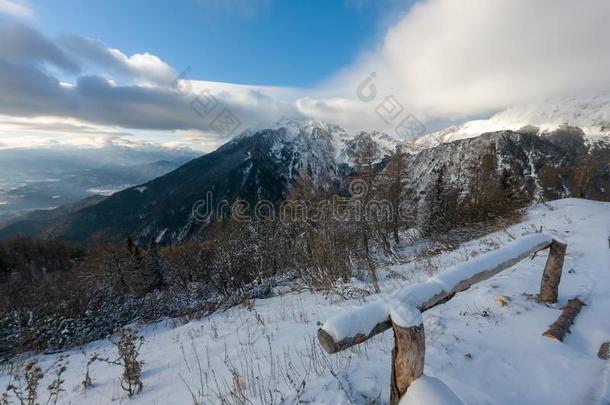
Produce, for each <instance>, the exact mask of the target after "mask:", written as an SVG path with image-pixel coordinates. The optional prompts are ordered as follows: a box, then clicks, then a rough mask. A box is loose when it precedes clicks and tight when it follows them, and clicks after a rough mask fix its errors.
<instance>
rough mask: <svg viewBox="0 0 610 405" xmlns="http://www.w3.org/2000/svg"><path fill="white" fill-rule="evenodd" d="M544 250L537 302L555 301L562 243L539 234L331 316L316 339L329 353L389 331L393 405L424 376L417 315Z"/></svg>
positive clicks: (422, 351)
mask: <svg viewBox="0 0 610 405" xmlns="http://www.w3.org/2000/svg"><path fill="white" fill-rule="evenodd" d="M549 247H550V252H549V257H548V259H547V262H546V266H545V268H544V272H543V276H542V281H541V285H540V294H539V295H538V299H539V300H540V301H542V302H546V303H555V302H557V292H558V288H559V282H560V280H561V273H562V269H563V262H564V257H565V252H566V248H567V245H566V244H565V243H563V242H561V241H559V240H557V239H555V238H554V237H553V236H552V235H549V234H543V233H539V234H533V235H529V236H525V237H523V238H520V239H518V240H515V241H513V242H511V243H509V244H507V245H506V246H504V247H502V248H500V249H498V250H495V251H493V252H489V253H486V254H484V255H481V256H478V257H476V258H474V259H472V260H470V261H468V262H466V263H462V264H459V265H457V266H454V267H452V268H450V269H448V270H446V271H444V272H441V273H439V274H437V275H435V276H433V277H431V278H429V279H428V280H427V281H426V282H423V283H419V284H415V285H411V286H408V287H405V288H403V289H400V290H398V291H396V292H394V293H393V294H391V295H389V296H388V297H386V298H385V299H382V300H379V301H376V302H372V303H369V304H365V305H363V306H361V307H359V308H356V309H354V310H352V311H346V312H344V313H341V314H339V315H337V316H335V317H333V318H330V319H328V320H327V321H326V322H325V323H324V325H323V326H322V327H321V328H320V329H319V330H318V340H319V341H320V344H321V346H322V347H323V348H324V350H326V351H327V352H328V353H331V354H332V353H337V352H339V351H342V350H345V349H347V348H349V347H352V346H354V345H357V344H360V343H363V342H365V341H367V340H368V339H370V338H371V337H373V336H375V335H377V334H380V333H382V332H385V331H386V330H388V329H390V328H392V329H393V330H394V340H395V347H394V349H393V350H392V385H391V400H390V403H391V404H393V405H394V404H398V402H399V400H400V398H401V397H402V396H403V395H404V394H405V392H406V391H407V388H408V387H409V385H411V383H412V382H413V381H415V380H416V379H417V378H419V377H420V376H421V375H422V374H423V369H424V355H425V339H424V327H423V322H422V321H421V315H420V313H421V312H424V311H426V310H428V309H430V308H433V307H435V306H437V305H439V304H442V303H444V302H447V301H448V300H450V299H451V298H453V296H454V295H455V294H457V293H459V292H461V291H464V290H467V289H468V288H470V287H471V286H472V285H474V284H476V283H478V282H481V281H483V280H487V279H489V278H491V277H493V276H494V275H496V274H498V273H500V272H501V271H503V270H506V269H508V268H510V267H512V266H514V265H515V264H516V263H518V262H519V261H521V260H523V259H525V258H526V257H528V256H530V255H533V254H535V253H536V252H539V251H541V250H544V249H546V248H549Z"/></svg>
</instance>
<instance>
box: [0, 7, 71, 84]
mask: <svg viewBox="0 0 610 405" xmlns="http://www.w3.org/2000/svg"><path fill="white" fill-rule="evenodd" d="M0 1H2V0H0ZM0 38H2V41H0V58H2V59H3V60H5V61H10V62H11V63H13V64H19V65H25V66H40V65H41V64H45V63H47V64H51V65H54V66H56V67H58V68H60V69H63V70H66V71H69V72H72V73H78V72H79V71H80V67H79V66H78V64H77V63H76V62H75V61H74V60H72V59H70V58H69V57H68V56H67V55H66V53H65V52H64V51H63V50H62V49H60V48H59V47H58V46H57V45H56V44H55V43H53V42H52V41H50V40H49V39H47V38H45V37H44V36H43V35H42V34H40V33H39V32H38V31H36V30H34V29H32V28H29V27H27V26H25V25H23V24H17V23H6V24H3V25H0Z"/></svg>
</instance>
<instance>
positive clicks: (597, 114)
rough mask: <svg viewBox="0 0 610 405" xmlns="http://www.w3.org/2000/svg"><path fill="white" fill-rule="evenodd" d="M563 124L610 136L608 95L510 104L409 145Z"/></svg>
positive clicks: (593, 134)
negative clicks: (513, 105) (499, 110)
mask: <svg viewBox="0 0 610 405" xmlns="http://www.w3.org/2000/svg"><path fill="white" fill-rule="evenodd" d="M563 124H569V125H571V126H576V127H579V128H581V129H582V130H583V131H584V133H585V134H586V135H587V136H588V137H590V138H595V139H596V138H602V139H608V140H610V96H596V97H589V98H569V99H556V100H550V101H546V102H541V103H537V104H531V105H524V106H516V107H511V108H508V109H506V110H504V111H501V112H499V113H497V114H495V115H493V116H492V117H491V118H489V119H485V120H474V121H467V122H465V123H463V124H461V125H455V126H451V127H449V128H446V129H443V130H441V131H438V132H435V133H432V134H428V135H426V136H423V137H421V138H419V139H417V140H416V141H414V142H412V143H411V145H410V147H411V149H412V150H414V151H419V150H422V149H428V148H432V147H435V146H437V145H439V144H441V143H447V142H453V141H456V140H459V139H467V138H473V137H476V136H479V135H481V134H483V133H486V132H495V131H503V130H512V131H517V130H519V129H521V128H524V127H527V126H535V127H537V128H538V129H539V131H540V132H541V133H548V132H551V131H554V130H556V129H558V128H559V127H560V126H561V125H563Z"/></svg>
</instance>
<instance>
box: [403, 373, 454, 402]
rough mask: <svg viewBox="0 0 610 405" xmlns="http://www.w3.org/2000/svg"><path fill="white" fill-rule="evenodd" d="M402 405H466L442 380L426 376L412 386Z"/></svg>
mask: <svg viewBox="0 0 610 405" xmlns="http://www.w3.org/2000/svg"><path fill="white" fill-rule="evenodd" d="M400 405H464V402H462V400H461V399H459V398H458V397H457V395H455V394H454V393H453V391H451V389H450V388H449V387H447V386H446V385H445V384H444V383H443V382H442V381H441V380H439V379H438V378H434V377H428V376H426V375H423V376H421V377H420V378H418V379H417V380H415V381H414V382H413V384H411V386H410V387H409V389H408V390H407V393H406V394H405V396H404V397H402V399H401V400H400Z"/></svg>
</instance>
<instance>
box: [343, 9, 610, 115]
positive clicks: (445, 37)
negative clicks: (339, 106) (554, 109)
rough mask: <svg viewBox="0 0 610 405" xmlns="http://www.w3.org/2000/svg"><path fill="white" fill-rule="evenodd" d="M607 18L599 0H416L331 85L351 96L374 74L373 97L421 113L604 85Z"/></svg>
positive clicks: (609, 55) (486, 108)
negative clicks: (417, 0)
mask: <svg viewBox="0 0 610 405" xmlns="http://www.w3.org/2000/svg"><path fill="white" fill-rule="evenodd" d="M609 20H610V2H608V1H607V0H581V1H573V0H536V1H531V0H468V1H463V0H426V1H421V2H420V3H417V4H416V5H415V6H413V7H412V9H411V10H410V11H409V12H408V14H406V15H405V16H404V17H403V18H402V19H401V20H400V21H399V22H398V23H397V24H396V25H395V26H393V27H392V28H391V29H390V30H389V31H388V33H387V35H386V37H385V40H384V42H383V44H382V45H381V46H380V47H379V49H378V50H377V51H375V52H372V53H370V54H367V55H364V56H363V58H362V60H361V61H360V62H359V63H358V64H356V65H355V66H353V67H352V68H350V69H348V70H347V71H345V72H342V74H340V75H339V76H338V77H336V78H335V80H334V85H335V86H336V87H337V88H338V89H340V91H341V92H342V93H343V95H344V97H346V98H348V99H349V98H353V89H354V88H355V87H356V86H357V85H358V83H360V82H361V81H362V80H363V79H364V78H365V77H366V76H367V75H369V73H370V72H376V73H377V76H376V79H375V85H376V86H377V88H378V90H379V92H380V93H381V94H383V95H389V94H394V95H396V97H397V98H398V99H400V100H401V102H403V103H404V104H405V106H406V107H407V108H408V109H410V110H411V111H412V112H414V113H416V114H418V115H419V116H420V117H422V118H425V119H434V118H439V117H447V116H450V117H460V116H469V115H481V114H488V113H490V112H493V111H497V110H499V109H502V108H505V107H509V106H511V105H515V104H521V103H529V102H532V101H539V100H542V99H546V98H551V97H558V96H570V95H580V94H586V93H589V92H599V91H607V90H608V86H609V84H610V83H609V82H608V72H609V71H610V41H608V38H610V24H608V21H609ZM350 93H352V94H350ZM356 113H358V112H356Z"/></svg>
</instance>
